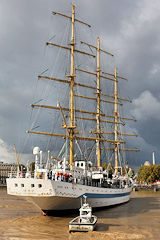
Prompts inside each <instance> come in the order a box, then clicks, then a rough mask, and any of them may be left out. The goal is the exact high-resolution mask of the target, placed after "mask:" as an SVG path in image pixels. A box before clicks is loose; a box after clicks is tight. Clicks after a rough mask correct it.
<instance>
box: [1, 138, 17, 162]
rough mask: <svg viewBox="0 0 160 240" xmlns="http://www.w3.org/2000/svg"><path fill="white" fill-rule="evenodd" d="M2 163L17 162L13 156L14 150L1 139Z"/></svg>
mask: <svg viewBox="0 0 160 240" xmlns="http://www.w3.org/2000/svg"><path fill="white" fill-rule="evenodd" d="M0 161H1V162H5V163H6V162H7V163H13V162H15V161H16V159H15V157H14V154H13V149H12V148H11V147H10V146H8V145H7V144H6V143H5V142H4V141H3V140H2V139H0Z"/></svg>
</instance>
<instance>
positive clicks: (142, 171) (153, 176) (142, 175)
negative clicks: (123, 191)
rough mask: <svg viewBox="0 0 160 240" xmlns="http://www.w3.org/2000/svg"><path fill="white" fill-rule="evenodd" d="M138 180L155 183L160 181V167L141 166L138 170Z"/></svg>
mask: <svg viewBox="0 0 160 240" xmlns="http://www.w3.org/2000/svg"><path fill="white" fill-rule="evenodd" d="M137 180H138V181H140V182H145V183H153V182H155V181H159V180H160V165H150V166H141V167H139V169H138V173H137Z"/></svg>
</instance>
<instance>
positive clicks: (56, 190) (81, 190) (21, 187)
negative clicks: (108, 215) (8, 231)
mask: <svg viewBox="0 0 160 240" xmlns="http://www.w3.org/2000/svg"><path fill="white" fill-rule="evenodd" d="M131 191H132V187H127V188H119V189H118V188H115V189H113V188H101V187H93V186H86V185H80V184H75V183H68V182H61V181H53V180H49V179H47V180H44V179H34V178H28V179H27V178H8V179H7V193H8V194H10V195H16V196H20V197H23V198H25V199H27V200H29V201H31V202H33V203H34V204H36V206H38V207H39V208H40V209H41V210H42V211H52V210H69V209H79V208H80V205H81V201H80V198H82V197H83V195H86V196H87V202H88V203H89V204H90V205H91V207H92V208H97V207H107V206H112V205H116V204H121V203H125V202H127V201H129V199H130V193H131Z"/></svg>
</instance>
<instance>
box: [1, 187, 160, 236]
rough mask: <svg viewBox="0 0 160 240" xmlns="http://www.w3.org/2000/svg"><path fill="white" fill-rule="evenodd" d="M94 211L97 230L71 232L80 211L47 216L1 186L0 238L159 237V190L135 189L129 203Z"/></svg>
mask: <svg viewBox="0 0 160 240" xmlns="http://www.w3.org/2000/svg"><path fill="white" fill-rule="evenodd" d="M94 214H95V215H96V216H97V217H98V223H97V227H96V230H95V231H94V232H90V233H71V234H69V232H68V223H69V221H70V220H71V219H72V218H73V217H75V216H76V215H77V214H75V213H72V212H71V213H70V214H69V213H65V214H64V216H57V215H56V216H46V217H44V216H42V214H41V212H40V211H39V209H37V208H36V207H35V206H34V205H33V204H31V203H29V202H26V201H25V200H23V199H20V198H17V197H13V196H8V195H7V194H6V189H5V188H0V240H1V239H2V240H6V239H9V240H19V239H39V240H41V239H43V240H44V239H61V240H63V239H65V240H66V239H69V240H91V239H92V240H95V239H98V240H101V239H105V240H137V239H138V240H142V239H143V240H144V239H145V240H150V239H154V240H160V192H156V193H154V192H133V193H132V198H131V201H130V202H128V203H126V204H123V205H119V206H117V207H113V208H107V209H103V210H99V211H96V212H94Z"/></svg>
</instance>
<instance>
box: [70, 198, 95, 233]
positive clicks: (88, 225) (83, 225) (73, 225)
mask: <svg viewBox="0 0 160 240" xmlns="http://www.w3.org/2000/svg"><path fill="white" fill-rule="evenodd" d="M84 199H85V202H84V203H83V205H82V206H81V208H80V209H79V212H80V215H79V216H78V217H76V218H74V219H73V220H72V221H70V222H69V232H88V231H93V230H94V228H95V226H96V223H97V217H96V216H94V215H92V208H91V206H90V205H89V204H88V203H87V201H86V199H87V197H86V196H84Z"/></svg>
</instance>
